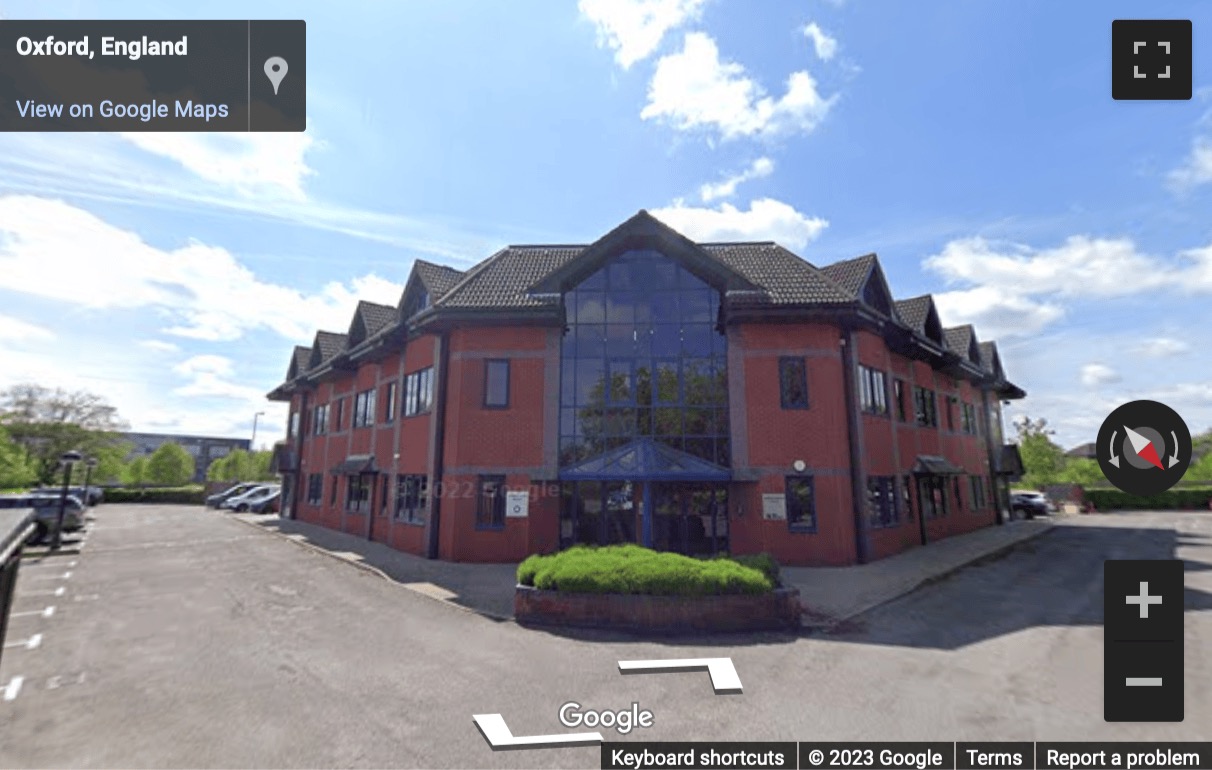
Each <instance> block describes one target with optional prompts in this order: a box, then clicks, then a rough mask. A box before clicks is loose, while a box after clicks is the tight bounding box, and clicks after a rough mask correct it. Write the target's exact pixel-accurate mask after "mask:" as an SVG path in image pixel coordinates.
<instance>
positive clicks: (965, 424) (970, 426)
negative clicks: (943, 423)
mask: <svg viewBox="0 0 1212 770" xmlns="http://www.w3.org/2000/svg"><path fill="white" fill-rule="evenodd" d="M961 409H962V412H961V418H960V429H961V430H963V431H964V433H967V434H968V435H970V436H974V435H976V407H975V406H973V405H972V404H969V403H967V402H965V403H963V404H961Z"/></svg>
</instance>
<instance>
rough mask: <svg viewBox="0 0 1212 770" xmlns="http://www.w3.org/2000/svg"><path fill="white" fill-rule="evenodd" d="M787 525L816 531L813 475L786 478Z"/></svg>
mask: <svg viewBox="0 0 1212 770" xmlns="http://www.w3.org/2000/svg"><path fill="white" fill-rule="evenodd" d="M785 494H786V496H787V526H788V527H790V528H791V529H795V530H801V531H807V532H815V531H816V494H815V490H814V489H813V479H812V477H811V476H788V477H787V478H786V493H785Z"/></svg>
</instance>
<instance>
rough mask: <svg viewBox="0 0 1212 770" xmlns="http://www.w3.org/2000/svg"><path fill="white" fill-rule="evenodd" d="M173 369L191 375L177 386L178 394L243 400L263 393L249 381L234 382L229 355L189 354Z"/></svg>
mask: <svg viewBox="0 0 1212 770" xmlns="http://www.w3.org/2000/svg"><path fill="white" fill-rule="evenodd" d="M173 372H175V373H176V374H179V375H181V376H182V377H186V378H188V379H190V383H189V384H188V385H182V386H180V387H177V388H174V389H173V393H174V394H176V395H178V396H187V397H191V398H200V397H210V398H228V399H238V400H243V401H260V400H261V399H263V398H264V397H265V395H264V393H263V392H262V391H261V390H259V389H257V388H254V387H250V386H248V385H240V384H238V383H235V382H232V381H231V380H232V378H233V377H234V376H235V373H236V369H235V366H234V364H233V363H232V360H231V359H230V358H227V357H226V356H216V355H197V356H192V357H191V358H187V359H185V360H184V361H182V362H181V363H179V364H177V365H176V366H174V367H173Z"/></svg>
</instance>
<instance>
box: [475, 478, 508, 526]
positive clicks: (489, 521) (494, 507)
mask: <svg viewBox="0 0 1212 770" xmlns="http://www.w3.org/2000/svg"><path fill="white" fill-rule="evenodd" d="M476 488H477V491H478V492H479V494H478V495H476V498H477V499H476V526H477V527H481V528H484V529H503V528H504V527H505V477H504V476H481V477H480V479H479V483H477V484H476Z"/></svg>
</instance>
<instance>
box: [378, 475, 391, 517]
mask: <svg viewBox="0 0 1212 770" xmlns="http://www.w3.org/2000/svg"><path fill="white" fill-rule="evenodd" d="M388 483H389V479H388V476H387V474H386V473H384V474H383V489H382V490H380V494H379V515H380V516H383V515H384V514H386V513H387V492H388V489H387V485H388Z"/></svg>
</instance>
